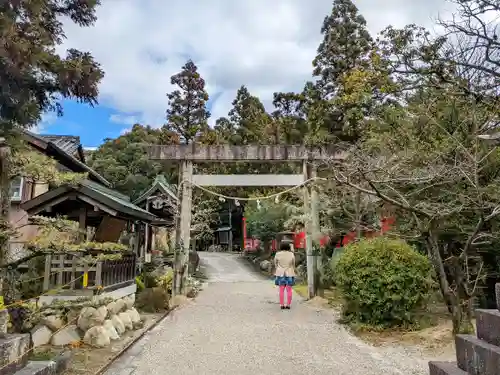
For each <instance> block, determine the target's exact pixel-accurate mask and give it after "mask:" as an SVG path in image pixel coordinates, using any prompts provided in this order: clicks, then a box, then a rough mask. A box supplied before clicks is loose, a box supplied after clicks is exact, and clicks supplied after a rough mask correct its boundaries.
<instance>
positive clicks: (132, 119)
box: [109, 114, 140, 125]
mask: <svg viewBox="0 0 500 375" xmlns="http://www.w3.org/2000/svg"><path fill="white" fill-rule="evenodd" d="M109 121H111V122H114V123H115V124H125V125H134V124H137V123H139V122H140V119H139V118H138V117H137V116H130V115H122V114H114V115H111V116H110V117H109Z"/></svg>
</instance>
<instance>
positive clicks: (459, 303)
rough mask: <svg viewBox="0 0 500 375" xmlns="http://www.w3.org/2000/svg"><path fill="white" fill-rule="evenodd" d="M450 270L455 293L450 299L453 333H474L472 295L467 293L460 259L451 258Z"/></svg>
mask: <svg viewBox="0 0 500 375" xmlns="http://www.w3.org/2000/svg"><path fill="white" fill-rule="evenodd" d="M450 268H451V272H452V275H453V280H454V282H455V285H456V292H455V294H454V296H453V297H454V298H452V303H453V306H452V322H453V333H454V334H470V333H474V326H473V325H472V295H473V293H469V291H468V288H467V285H466V282H467V280H465V275H464V270H463V267H462V261H461V259H460V258H459V257H457V256H454V257H452V258H451V267H450Z"/></svg>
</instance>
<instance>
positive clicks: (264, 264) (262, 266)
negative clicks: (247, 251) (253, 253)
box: [260, 260, 272, 271]
mask: <svg viewBox="0 0 500 375" xmlns="http://www.w3.org/2000/svg"><path fill="white" fill-rule="evenodd" d="M271 265H272V264H271V262H270V261H268V260H263V261H262V262H260V269H261V270H262V271H270V270H271Z"/></svg>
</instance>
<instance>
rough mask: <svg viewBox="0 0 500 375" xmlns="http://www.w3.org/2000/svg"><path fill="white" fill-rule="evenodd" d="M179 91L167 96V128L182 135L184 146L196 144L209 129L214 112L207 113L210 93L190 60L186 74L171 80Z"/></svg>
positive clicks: (173, 77) (186, 65)
mask: <svg viewBox="0 0 500 375" xmlns="http://www.w3.org/2000/svg"><path fill="white" fill-rule="evenodd" d="M170 81H171V83H172V85H176V86H178V87H179V89H178V90H174V91H172V92H171V93H169V94H167V98H168V109H167V125H166V126H167V128H168V129H169V130H171V131H172V132H174V133H176V134H178V135H179V136H180V138H181V140H182V142H183V143H192V142H194V141H195V140H196V139H197V138H198V137H199V136H200V135H201V133H202V132H204V131H206V130H207V129H208V122H207V121H208V118H209V117H210V112H209V111H207V109H206V104H207V102H208V93H207V92H206V91H205V80H204V79H203V78H202V77H201V75H200V73H199V72H198V67H197V66H196V65H195V64H194V63H193V61H191V60H189V61H188V62H187V63H186V64H185V65H184V66H183V67H182V70H181V71H180V72H179V73H177V74H175V75H173V76H172V77H171V80H170Z"/></svg>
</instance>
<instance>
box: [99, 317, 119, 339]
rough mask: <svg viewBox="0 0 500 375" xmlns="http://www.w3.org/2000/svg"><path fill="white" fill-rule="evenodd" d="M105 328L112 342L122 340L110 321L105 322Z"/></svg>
mask: <svg viewBox="0 0 500 375" xmlns="http://www.w3.org/2000/svg"><path fill="white" fill-rule="evenodd" d="M103 327H104V329H105V330H106V331H107V332H108V336H109V338H110V339H111V340H118V339H119V338H120V335H118V332H117V331H116V328H115V326H114V325H113V322H112V321H111V320H110V319H107V320H105V321H104V324H103Z"/></svg>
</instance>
